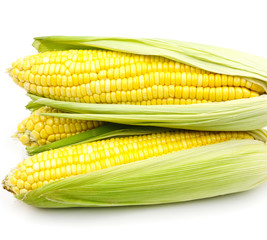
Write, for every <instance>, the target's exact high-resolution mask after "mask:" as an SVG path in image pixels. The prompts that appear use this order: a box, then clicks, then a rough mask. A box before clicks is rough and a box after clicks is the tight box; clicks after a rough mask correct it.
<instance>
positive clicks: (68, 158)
mask: <svg viewBox="0 0 267 240" xmlns="http://www.w3.org/2000/svg"><path fill="white" fill-rule="evenodd" d="M231 139H254V138H253V137H252V136H251V135H250V134H248V133H246V132H201V131H182V130H180V131H178V130H176V131H169V132H158V133H156V134H150V135H140V136H130V137H124V138H111V139H108V140H102V141H96V142H92V143H86V144H81V145H75V146H71V147H65V148H60V149H56V150H51V151H47V152H44V153H40V154H37V155H34V156H32V157H29V158H27V159H25V160H24V161H22V162H21V163H20V164H19V165H18V166H17V168H16V169H14V170H12V171H11V172H10V173H9V175H8V176H7V178H6V179H5V180H4V182H3V184H4V188H5V189H7V190H9V191H11V192H13V193H15V194H22V193H27V192H28V191H31V190H34V189H37V188H39V187H41V186H43V185H46V184H48V183H51V182H54V181H56V180H60V179H64V178H68V177H71V176H76V175H80V174H85V173H89V172H94V171H97V170H101V169H105V168H110V167H113V166H118V165H123V164H127V163H131V162H135V161H139V160H145V159H148V158H151V157H156V156H161V155H165V154H168V153H171V152H176V151H180V150H184V149H190V148H195V147H199V146H204V145H209V144H214V143H219V142H224V141H228V140H231Z"/></svg>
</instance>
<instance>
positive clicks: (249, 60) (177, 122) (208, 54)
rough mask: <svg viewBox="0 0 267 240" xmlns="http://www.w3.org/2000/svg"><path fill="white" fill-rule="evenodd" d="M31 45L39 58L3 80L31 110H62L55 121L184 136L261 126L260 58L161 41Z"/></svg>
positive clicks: (264, 75) (66, 40) (266, 75)
mask: <svg viewBox="0 0 267 240" xmlns="http://www.w3.org/2000/svg"><path fill="white" fill-rule="evenodd" d="M33 46H34V47H35V48H36V49H37V50H38V51H40V52H41V53H39V54H36V55H32V56H29V57H26V58H23V59H19V60H17V61H16V62H14V63H13V66H12V69H10V71H9V73H10V75H11V76H12V78H13V79H14V81H15V82H16V83H17V84H18V85H20V86H21V87H23V88H25V89H26V90H27V91H28V93H30V94H31V97H32V98H33V99H35V101H34V103H35V104H41V105H42V104H43V105H47V106H50V107H56V108H58V109H60V110H63V111H64V110H66V109H67V110H68V112H69V114H67V115H61V116H62V117H67V118H75V119H80V120H99V121H110V122H115V123H121V124H126V123H127V124H133V125H153V126H160V127H169V126H170V127H173V128H185V129H191V130H227V131H229V130H252V129H257V128H261V127H264V126H265V125H266V119H267V118H266V117H267V112H266V109H267V101H266V98H267V97H266V94H265V93H266V89H267V87H266V81H267V71H266V66H267V61H266V60H265V59H261V58H259V57H255V56H252V55H249V54H245V53H241V52H237V51H233V50H228V49H223V48H217V47H211V46H205V45H200V44H193V43H185V42H180V41H171V40H160V39H123V38H95V37H43V38H36V40H35V42H34V44H33ZM73 49H74V50H73ZM37 96H38V97H37ZM39 97H41V98H39ZM37 98H39V100H37ZM121 104H122V106H120V105H121ZM125 104H128V105H129V104H130V105H135V106H125ZM195 104H197V106H196V105H195ZM139 105H146V106H139ZM149 105H153V106H149ZM162 105H164V106H162ZM165 105H166V106H165ZM167 105H168V106H167ZM185 105H186V106H185ZM251 106H253V107H251ZM107 111H108V113H107ZM147 113H148V114H147ZM130 115H131V116H130ZM155 115H157V116H155ZM53 116H58V117H59V116H60V114H57V113H55V114H53ZM230 116H231V117H230ZM168 119H169V120H168ZM199 119H200V121H199ZM170 122H171V124H170ZM225 122H226V123H227V124H224V123H225ZM255 122H257V126H255ZM253 125H254V126H253ZM235 127H238V128H239V129H235Z"/></svg>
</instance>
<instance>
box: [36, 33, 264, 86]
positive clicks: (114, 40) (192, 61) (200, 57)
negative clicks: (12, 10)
mask: <svg viewBox="0 0 267 240" xmlns="http://www.w3.org/2000/svg"><path fill="white" fill-rule="evenodd" d="M33 46H34V47H35V48H36V49H37V50H38V51H39V52H44V51H50V50H68V49H108V50H114V51H121V52H129V53H135V54H143V55H157V56H162V57H166V58H169V59H171V60H174V61H178V62H182V63H186V64H189V65H191V66H194V67H198V68H201V69H205V70H207V71H211V72H215V73H221V74H227V75H233V76H240V77H244V78H246V79H248V80H251V81H253V82H256V83H258V84H260V85H262V86H263V87H264V88H265V89H267V88H266V86H267V85H266V81H267V60H266V59H263V58H261V57H257V56H254V55H251V54H247V53H243V52H240V51H235V50H232V49H227V48H221V47H215V46H209V45H203V44H197V43H190V42H182V41H176V40H168V39H144V38H119V37H90V36H82V37H81V36H48V37H36V38H35V41H34V42H33Z"/></svg>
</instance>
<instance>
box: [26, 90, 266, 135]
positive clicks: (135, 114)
mask: <svg viewBox="0 0 267 240" xmlns="http://www.w3.org/2000/svg"><path fill="white" fill-rule="evenodd" d="M28 96H30V97H31V98H32V99H33V101H32V102H31V106H34V104H36V105H37V106H41V105H45V106H49V107H52V108H56V109H59V110H61V111H63V112H64V113H44V114H42V115H47V116H54V117H64V118H72V119H79V120H99V121H107V122H113V123H119V124H128V125H140V126H157V127H168V128H183V129H188V130H203V131H204V130H206V131H249V130H255V129H259V128H263V127H265V126H266V125H267V96H266V95H262V96H259V97H255V98H248V99H239V100H232V101H226V102H215V103H205V104H190V105H154V106H136V105H123V104H92V103H74V102H64V101H56V100H52V99H48V98H41V97H38V96H35V95H32V94H28Z"/></svg>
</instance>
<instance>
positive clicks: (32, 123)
mask: <svg viewBox="0 0 267 240" xmlns="http://www.w3.org/2000/svg"><path fill="white" fill-rule="evenodd" d="M59 112H60V111H59V110H57V109H53V108H50V107H41V108H39V109H38V110H36V111H34V112H33V113H32V114H31V115H30V116H29V117H28V118H26V119H24V120H23V121H22V122H21V123H20V124H19V125H18V128H17V134H16V137H17V138H18V139H19V140H20V141H21V143H23V144H24V145H26V146H41V145H45V144H48V143H51V142H54V141H57V140H61V139H63V138H66V137H70V136H73V135H75V134H78V133H81V132H84V131H87V130H91V129H93V128H96V127H99V126H101V125H102V124H103V122H101V121H86V120H75V119H67V118H56V117H50V116H41V115H40V114H41V113H59Z"/></svg>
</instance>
